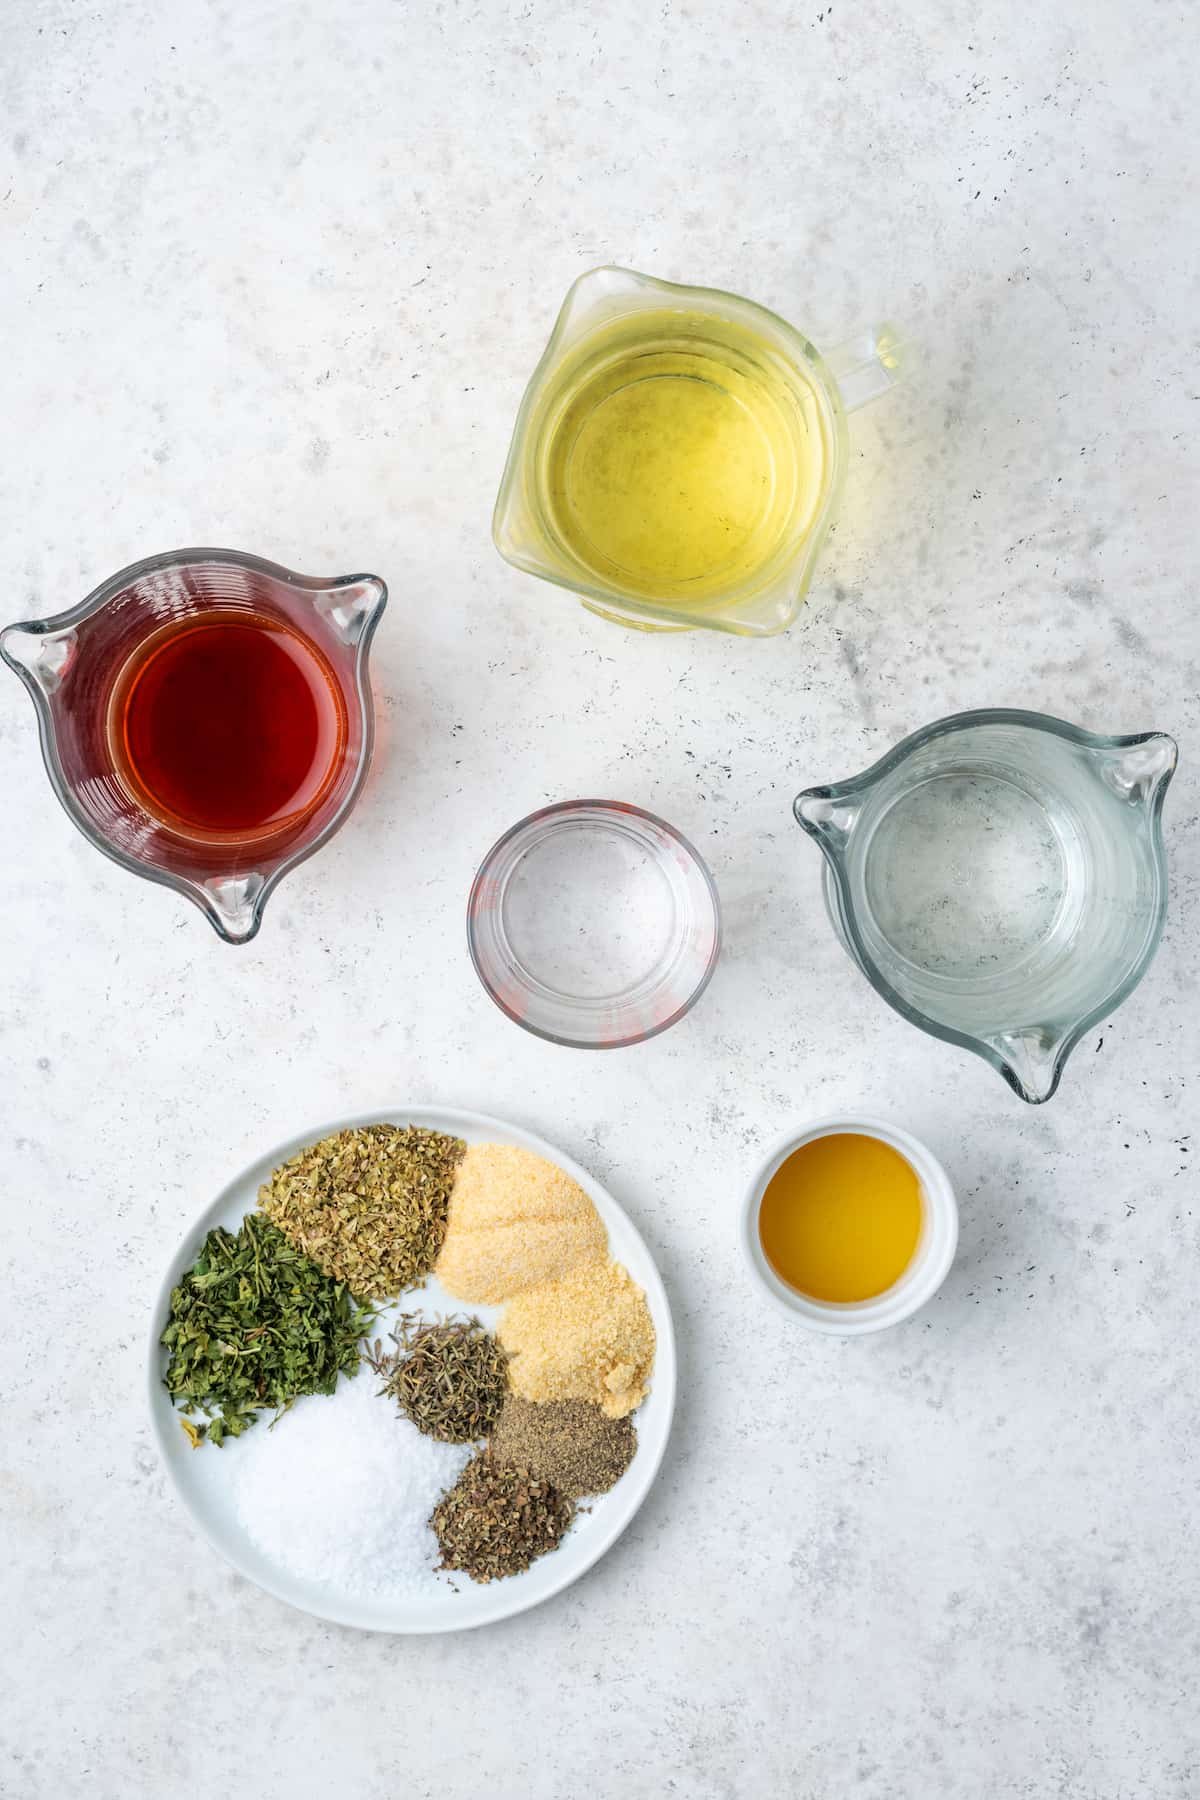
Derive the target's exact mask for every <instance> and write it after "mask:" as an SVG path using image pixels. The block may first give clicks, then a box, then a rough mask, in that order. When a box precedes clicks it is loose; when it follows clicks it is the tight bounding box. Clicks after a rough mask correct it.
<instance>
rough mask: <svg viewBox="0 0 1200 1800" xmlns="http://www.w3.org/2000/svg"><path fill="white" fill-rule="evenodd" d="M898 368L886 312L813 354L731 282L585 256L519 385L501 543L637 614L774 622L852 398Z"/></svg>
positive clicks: (797, 585) (828, 498)
mask: <svg viewBox="0 0 1200 1800" xmlns="http://www.w3.org/2000/svg"><path fill="white" fill-rule="evenodd" d="M899 368H900V350H899V343H898V340H897V337H896V334H895V332H894V331H893V330H892V329H891V328H890V327H888V326H880V327H879V328H878V329H877V330H874V331H869V332H865V333H864V334H862V336H861V337H859V338H856V339H854V340H852V341H850V342H848V343H846V344H843V345H841V346H840V348H838V349H836V350H833V351H831V352H830V353H829V354H827V355H825V356H822V355H821V353H820V352H819V351H817V350H816V349H814V348H813V346H812V344H810V343H809V341H808V339H807V338H806V337H804V336H803V335H802V333H800V332H799V331H796V330H795V329H794V328H793V327H792V326H791V325H788V324H786V323H785V322H784V320H783V319H781V318H778V317H777V316H776V315H775V314H774V313H772V312H769V311H768V310H767V309H766V308H765V307H762V306H757V305H755V304H754V303H753V302H752V301H749V300H742V299H739V298H738V297H737V295H735V294H725V293H721V292H719V291H718V290H717V289H715V288H700V287H679V286H676V285H675V284H674V283H672V282H667V281H656V280H653V279H652V278H651V277H650V276H648V275H638V274H635V273H634V272H633V271H632V270H629V269H617V268H603V269H593V270H592V271H591V273H590V274H587V275H584V276H582V277H581V278H580V279H579V280H578V281H577V282H576V283H575V285H574V287H573V288H572V289H571V291H570V293H569V294H568V295H567V298H566V301H565V302H564V304H563V308H562V311H561V312H560V313H559V316H558V321H557V323H556V325H555V327H554V331H553V334H552V336H551V338H550V342H549V344H548V345H547V347H546V351H545V354H544V355H543V357H542V359H541V361H540V362H539V364H538V366H537V368H536V369H535V370H534V373H533V377H532V379H531V381H530V383H529V386H528V388H527V389H526V392H525V397H524V399H523V400H522V402H521V409H520V412H519V414H518V417H517V423H516V429H515V431H514V433H513V440H512V446H511V448H510V450H509V454H508V464H507V467H506V468H505V471H504V479H503V482H502V484H501V488H500V496H499V499H498V500H497V503H496V512H495V518H494V520H493V535H494V537H495V541H496V547H497V548H498V550H499V551H500V554H501V555H502V556H503V557H505V558H506V559H507V561H509V562H510V563H513V564H515V565H516V567H517V568H519V569H526V570H528V571H529V572H530V573H531V574H533V575H540V576H542V577H544V579H545V580H547V581H553V582H557V583H558V585H559V586H560V587H565V588H570V589H572V590H573V591H574V592H575V593H577V594H579V595H581V596H582V597H583V600H584V604H585V605H587V606H589V607H590V608H591V609H592V610H593V611H594V612H598V613H600V614H602V616H603V617H605V618H610V619H615V620H617V621H618V622H619V623H621V624H625V625H632V626H636V627H639V628H640V629H642V630H644V631H662V630H676V631H678V630H683V629H689V628H690V627H692V626H696V625H704V626H708V627H710V628H712V629H714V630H717V631H729V632H735V633H739V634H741V635H744V636H755V637H766V636H770V635H771V634H772V633H775V632H779V631H783V630H784V629H786V627H787V626H788V625H790V624H791V622H792V620H793V619H794V618H795V616H796V613H797V610H798V609H799V606H800V603H801V601H802V600H803V598H804V595H805V593H806V591H807V589H808V586H809V583H810V581H811V580H812V575H813V569H814V567H815V565H816V560H817V556H818V554H819V552H820V549H821V545H822V543H823V542H824V540H825V536H826V533H827V532H828V530H829V527H830V525H831V523H832V521H833V514H834V509H835V507H836V504H837V499H838V495H839V493H840V490H841V487H842V484H843V480H844V476H845V468H846V456H847V431H846V414H847V413H848V412H850V411H851V410H853V408H855V407H857V406H861V405H862V404H863V402H864V401H866V400H870V399H873V398H874V397H875V396H876V395H877V394H881V393H884V392H886V391H887V389H888V388H889V387H891V386H892V384H893V383H894V382H895V381H896V379H897V378H898V374H899Z"/></svg>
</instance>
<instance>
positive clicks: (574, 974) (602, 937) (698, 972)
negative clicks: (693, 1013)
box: [467, 800, 721, 1050]
mask: <svg viewBox="0 0 1200 1800" xmlns="http://www.w3.org/2000/svg"><path fill="white" fill-rule="evenodd" d="M467 943H468V946H469V948H470V952H471V961H472V962H473V963H474V965H475V973H476V974H477V975H478V976H479V979H480V981H481V982H482V983H483V985H484V987H485V988H486V989H487V991H488V993H489V994H490V995H491V997H492V999H493V1000H494V1001H495V1002H496V1005H497V1006H498V1007H499V1008H500V1010H501V1011H502V1012H505V1013H507V1014H508V1016H509V1018H510V1019H513V1020H514V1021H515V1022H516V1023H517V1024H518V1025H522V1026H524V1028H525V1030H526V1031H532V1032H533V1033H534V1034H535V1036H537V1037H542V1038H547V1039H548V1040H549V1041H550V1042H551V1043H552V1044H567V1045H570V1046H571V1047H573V1048H575V1049H580V1050H615V1049H618V1048H620V1047H621V1046H622V1045H625V1044H638V1043H641V1042H642V1040H643V1039H644V1038H650V1037H654V1036H655V1035H656V1034H657V1033H658V1032H660V1031H665V1030H666V1029H667V1027H668V1025H674V1024H675V1022H676V1020H677V1019H681V1018H682V1017H683V1015H684V1013H686V1012H688V1011H690V1009H691V1008H692V1007H693V1006H694V1005H695V1004H696V1001H697V1000H698V999H699V998H700V996H701V994H702V993H703V992H704V990H705V988H706V987H707V986H708V983H709V980H710V979H711V977H712V972H713V969H714V968H715V967H716V962H717V957H718V955H719V954H720V949H721V910H720V902H719V901H718V899H717V890H716V887H715V885H714V883H713V878H712V876H711V875H710V874H709V872H708V870H707V869H706V868H705V866H704V863H703V862H702V861H701V859H700V857H699V856H698V855H697V853H696V851H695V850H694V849H693V848H692V846H691V844H689V843H688V841H687V839H686V838H685V837H681V836H680V834H679V832H677V831H675V830H674V829H673V828H672V827H671V826H670V825H668V824H666V823H665V821H664V820H662V819H658V818H655V816H654V814H653V813H648V812H643V811H642V810H641V808H640V807H637V806H626V805H624V804H623V803H622V802H620V801H617V800H569V801H564V802H563V803H561V804H560V805H558V806H546V807H543V808H542V810H541V811H540V812H535V813H531V814H530V815H529V817H528V818H527V819H522V820H521V821H520V823H519V824H517V825H514V826H512V828H511V829H510V830H509V831H506V832H505V834H504V836H503V837H502V838H500V839H499V840H498V841H497V842H496V843H495V844H493V846H492V848H491V849H490V850H489V851H488V853H487V855H486V856H485V857H484V859H483V862H482V864H481V865H480V868H479V873H478V874H477V875H476V877H475V881H474V884H473V886H472V888H471V897H470V900H469V902H468V904H467Z"/></svg>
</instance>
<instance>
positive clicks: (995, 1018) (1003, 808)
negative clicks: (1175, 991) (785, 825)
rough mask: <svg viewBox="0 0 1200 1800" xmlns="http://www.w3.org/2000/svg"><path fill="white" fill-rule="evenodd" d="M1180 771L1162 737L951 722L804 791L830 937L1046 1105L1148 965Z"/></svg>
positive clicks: (801, 800)
mask: <svg viewBox="0 0 1200 1800" xmlns="http://www.w3.org/2000/svg"><path fill="white" fill-rule="evenodd" d="M1175 762H1176V746H1175V744H1174V742H1173V740H1172V739H1171V738H1169V737H1166V736H1165V735H1164V734H1163V733H1161V732H1145V733H1141V734H1139V735H1137V736H1132V737H1102V736H1098V735H1097V734H1096V733H1094V732H1090V731H1083V730H1080V729H1079V727H1077V726H1075V725H1068V724H1065V723H1064V722H1063V721H1062V720H1061V719H1052V718H1047V717H1045V716H1044V715H1043V714H1041V713H1031V712H1016V711H1008V710H992V711H986V712H971V713H959V714H957V715H956V716H955V717H953V718H949V719H941V720H939V721H938V722H937V723H936V724H934V725H929V726H927V727H926V728H925V729H924V730H923V731H918V732H916V733H914V735H913V736H912V737H909V738H906V739H905V740H904V742H903V743H901V744H898V745H897V746H896V748H895V749H894V750H892V751H890V752H889V754H888V755H887V756H885V757H883V758H882V759H881V760H880V761H879V762H877V763H875V764H874V766H873V767H872V768H870V769H868V770H866V772H865V773H864V774H862V775H857V776H854V777H853V778H852V779H850V780H849V781H841V782H837V783H834V784H833V785H832V786H827V787H816V788H810V789H808V790H807V791H806V792H805V793H803V794H800V795H799V796H798V798H797V800H796V802H795V813H796V818H797V819H798V821H799V823H800V824H801V825H802V826H803V827H804V829H805V830H806V831H807V832H809V833H810V835H811V836H813V837H814V838H816V840H817V842H818V843H819V844H820V846H821V849H822V850H823V852H824V854H825V897H826V902H827V904H828V907H829V913H830V917H831V919H832V921H833V924H834V928H835V930H836V931H837V933H838V935H839V937H840V938H841V940H842V943H843V945H844V946H845V948H846V950H847V951H848V952H849V954H850V955H851V956H852V957H853V959H854V961H855V962H856V963H857V964H858V966H859V968H860V969H861V970H862V972H863V973H864V975H866V977H867V979H868V981H870V983H871V985H872V986H873V987H874V988H875V989H876V991H877V992H878V993H880V994H882V996H883V998H884V999H885V1000H887V1001H888V1002H889V1004H890V1005H892V1006H894V1007H895V1008H896V1010H897V1012H899V1013H901V1014H902V1015H903V1016H904V1017H905V1018H906V1019H908V1020H910V1022H911V1023H912V1024H914V1025H919V1026H920V1027H921V1029H922V1030H924V1031H928V1032H931V1033H932V1034H933V1035H934V1036H935V1037H940V1038H944V1039H946V1040H947V1041H948V1042H949V1043H954V1044H961V1045H963V1046H964V1047H965V1048H966V1049H968V1050H973V1051H974V1052H975V1053H976V1054H977V1055H979V1056H982V1057H984V1058H985V1059H986V1060H987V1061H988V1062H990V1063H991V1064H992V1066H993V1067H994V1068H995V1069H997V1070H998V1071H999V1072H1000V1074H1001V1075H1003V1077H1004V1079H1005V1080H1006V1081H1007V1082H1008V1084H1009V1086H1010V1087H1012V1088H1013V1089H1014V1091H1015V1092H1016V1093H1018V1094H1019V1095H1020V1096H1021V1098H1022V1099H1023V1100H1029V1101H1033V1102H1037V1101H1042V1100H1048V1099H1049V1098H1050V1096H1051V1095H1052V1094H1053V1093H1054V1091H1055V1089H1056V1088H1057V1086H1058V1083H1059V1079H1060V1077H1061V1075H1062V1070H1063V1064H1064V1063H1065V1061H1066V1059H1067V1057H1068V1056H1069V1055H1070V1053H1071V1051H1072V1050H1073V1049H1074V1047H1075V1045H1076V1044H1077V1043H1078V1042H1079V1039H1080V1038H1081V1037H1082V1036H1083V1034H1084V1033H1085V1032H1086V1031H1088V1030H1090V1029H1091V1027H1092V1026H1093V1025H1095V1024H1096V1023H1097V1022H1098V1021H1099V1020H1100V1019H1102V1018H1104V1017H1105V1015H1106V1014H1107V1013H1110V1012H1112V1011H1113V1009H1114V1008H1115V1007H1117V1006H1119V1005H1120V1004H1121V1002H1122V1000H1124V999H1125V998H1126V996H1127V995H1128V994H1129V993H1130V992H1131V991H1132V989H1133V988H1134V987H1135V986H1136V985H1137V983H1138V982H1139V981H1140V980H1141V978H1142V976H1143V975H1144V974H1145V972H1146V969H1147V967H1148V966H1149V963H1150V959H1151V958H1152V956H1153V955H1154V951H1155V949H1156V947H1157V944H1158V940H1159V936H1160V934H1161V931H1162V924H1163V918H1164V916H1165V913H1166V888H1167V881H1166V855H1165V851H1164V849H1163V840H1162V803H1163V796H1164V794H1165V792H1166V789H1167V784H1168V783H1169V781H1170V779H1171V776H1172V774H1173V773H1174V769H1175Z"/></svg>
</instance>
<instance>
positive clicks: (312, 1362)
mask: <svg viewBox="0 0 1200 1800" xmlns="http://www.w3.org/2000/svg"><path fill="white" fill-rule="evenodd" d="M374 1320H375V1315H374V1313H373V1312H372V1311H371V1310H370V1309H369V1308H365V1307H362V1306H360V1305H359V1304H358V1303H357V1302H356V1301H355V1300H354V1298H353V1297H352V1295H351V1293H350V1291H349V1289H348V1288H347V1287H346V1286H345V1285H344V1283H342V1282H339V1281H333V1280H331V1279H330V1277H329V1276H328V1275H325V1274H323V1273H322V1272H321V1270H320V1269H319V1268H318V1267H317V1266H316V1264H315V1263H314V1262H312V1261H311V1260H310V1259H309V1258H308V1257H307V1256H304V1255H303V1254H301V1252H300V1251H299V1250H297V1249H296V1247H295V1245H294V1244H292V1243H291V1242H289V1240H288V1238H287V1237H285V1236H284V1234H283V1232H282V1231H279V1230H278V1229H277V1228H276V1227H275V1226H274V1225H272V1224H271V1223H270V1222H269V1221H268V1220H266V1219H262V1218H260V1217H259V1216H258V1214H257V1213H250V1214H248V1215H247V1217H246V1218H245V1219H243V1221H242V1223H241V1225H240V1226H239V1228H238V1229H237V1231H226V1230H225V1229H224V1228H223V1227H222V1226H218V1227H217V1228H216V1230H215V1231H210V1232H209V1234H208V1236H207V1237H206V1238H205V1240H204V1247H203V1249H202V1250H201V1252H200V1255H199V1256H198V1257H197V1258H196V1261H195V1263H194V1264H193V1265H192V1267H191V1268H190V1269H189V1270H188V1272H187V1274H186V1275H185V1276H184V1277H183V1279H182V1281H181V1282H180V1283H179V1285H178V1287H176V1288H174V1289H173V1290H172V1293H171V1316H170V1319H169V1321H168V1323H167V1328H166V1330H165V1331H164V1332H163V1335H162V1342H163V1343H164V1344H165V1345H166V1347H167V1349H168V1350H169V1351H170V1353H171V1355H170V1360H169V1362H168V1365H167V1372H166V1375H165V1376H164V1377H163V1380H164V1383H165V1385H166V1388H167V1391H168V1392H169V1393H170V1395H171V1397H172V1399H173V1400H174V1402H175V1404H176V1406H178V1407H180V1408H181V1409H182V1411H183V1412H184V1414H185V1415H187V1414H189V1413H199V1414H202V1415H204V1417H205V1419H206V1420H208V1421H209V1422H207V1423H200V1424H197V1423H196V1422H195V1421H194V1420H193V1419H192V1418H189V1417H187V1416H185V1417H184V1418H183V1419H181V1420H180V1423H181V1425H182V1426H183V1429H184V1431H185V1432H186V1433H187V1435H188V1437H189V1438H190V1439H191V1441H192V1443H193V1445H199V1444H200V1443H202V1442H203V1441H204V1439H205V1438H207V1439H208V1440H209V1441H210V1442H211V1443H214V1444H220V1443H222V1442H223V1441H224V1439H225V1438H226V1437H240V1436H241V1434H242V1432H243V1431H246V1430H247V1429H248V1428H249V1427H250V1426H251V1425H253V1424H254V1422H255V1420H256V1418H257V1417H258V1413H259V1410H260V1409H262V1408H271V1409H272V1410H274V1411H275V1412H280V1411H282V1410H284V1409H285V1408H287V1407H289V1406H290V1405H291V1404H292V1402H293V1400H296V1399H298V1398H299V1396H300V1395H301V1394H332V1392H333V1390H334V1388H335V1387H336V1385H337V1379H338V1376H339V1375H341V1374H346V1375H353V1374H355V1373H356V1371H357V1369H358V1367H359V1351H358V1346H359V1340H360V1339H361V1338H362V1337H363V1336H364V1334H365V1333H366V1332H367V1331H368V1330H369V1329H370V1327H371V1325H372V1324H373V1323H374Z"/></svg>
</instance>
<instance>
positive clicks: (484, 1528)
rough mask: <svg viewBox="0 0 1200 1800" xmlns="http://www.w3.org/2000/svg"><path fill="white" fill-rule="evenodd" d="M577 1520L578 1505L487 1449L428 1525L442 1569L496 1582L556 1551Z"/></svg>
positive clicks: (469, 1466) (475, 1458) (470, 1465)
mask: <svg viewBox="0 0 1200 1800" xmlns="http://www.w3.org/2000/svg"><path fill="white" fill-rule="evenodd" d="M574 1517H575V1505H574V1502H573V1501H571V1500H567V1499H564V1497H563V1495H562V1494H560V1493H559V1491H558V1489H557V1488H554V1487H551V1485H550V1483H549V1482H548V1481H535V1480H534V1479H533V1477H532V1476H531V1475H529V1474H528V1472H527V1471H526V1470H524V1469H518V1468H514V1467H513V1466H512V1465H511V1464H510V1463H502V1462H498V1461H497V1460H496V1459H495V1458H494V1457H493V1456H492V1455H491V1454H490V1452H489V1451H487V1450H484V1451H481V1452H480V1454H479V1455H478V1456H473V1457H472V1458H471V1461H470V1462H469V1463H468V1464H467V1466H466V1468H465V1469H464V1470H463V1472H462V1474H461V1475H460V1476H459V1478H458V1480H457V1481H456V1482H455V1484H454V1486H453V1487H452V1488H451V1489H450V1490H449V1491H448V1492H447V1493H445V1494H443V1495H442V1498H441V1499H440V1500H439V1501H438V1503H437V1505H436V1506H435V1507H434V1509H433V1513H432V1515H431V1516H430V1520H429V1523H430V1525H431V1526H432V1527H433V1531H434V1534H435V1536H436V1537H437V1541H438V1546H439V1548H440V1550H441V1552H442V1560H441V1562H440V1563H439V1564H438V1567H439V1569H461V1570H462V1571H463V1573H464V1574H465V1575H469V1576H470V1577H471V1579H472V1581H497V1580H499V1579H500V1577H502V1576H504V1575H519V1574H520V1573H521V1571H522V1569H527V1568H528V1567H529V1565H530V1563H531V1562H533V1561H534V1559H535V1558H536V1557H539V1556H545V1554H546V1552H547V1551H548V1550H556V1549H557V1548H558V1545H559V1543H560V1541H561V1539H562V1536H563V1533H564V1532H565V1531H566V1530H567V1527H568V1526H569V1525H570V1523H571V1520H572V1519H573V1518H574Z"/></svg>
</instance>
